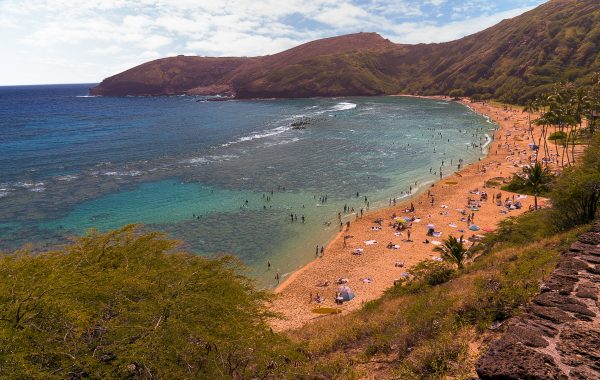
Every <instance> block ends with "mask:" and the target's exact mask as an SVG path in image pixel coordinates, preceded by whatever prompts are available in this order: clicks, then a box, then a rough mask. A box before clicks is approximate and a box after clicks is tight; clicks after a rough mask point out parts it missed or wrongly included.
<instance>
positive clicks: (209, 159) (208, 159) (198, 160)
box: [179, 154, 239, 165]
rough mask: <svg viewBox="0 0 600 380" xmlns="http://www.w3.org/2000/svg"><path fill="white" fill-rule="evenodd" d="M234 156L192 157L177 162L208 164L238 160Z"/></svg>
mask: <svg viewBox="0 0 600 380" xmlns="http://www.w3.org/2000/svg"><path fill="white" fill-rule="evenodd" d="M238 157H239V156H236V155H235V154H221V155H212V156H202V157H193V158H188V159H186V160H182V161H179V163H180V164H192V165H196V164H206V163H209V162H221V161H230V160H232V159H234V158H238Z"/></svg>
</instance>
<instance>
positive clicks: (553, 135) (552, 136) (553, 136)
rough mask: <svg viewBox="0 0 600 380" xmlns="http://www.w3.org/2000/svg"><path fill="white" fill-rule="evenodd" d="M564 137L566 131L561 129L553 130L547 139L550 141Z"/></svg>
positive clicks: (563, 138) (565, 136)
mask: <svg viewBox="0 0 600 380" xmlns="http://www.w3.org/2000/svg"><path fill="white" fill-rule="evenodd" d="M566 138H567V132H563V131H558V132H553V133H551V134H550V136H548V140H550V141H555V140H565V139H566Z"/></svg>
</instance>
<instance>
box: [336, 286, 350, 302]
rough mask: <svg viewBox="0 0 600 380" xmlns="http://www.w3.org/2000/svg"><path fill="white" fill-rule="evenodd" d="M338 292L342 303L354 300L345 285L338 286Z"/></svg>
mask: <svg viewBox="0 0 600 380" xmlns="http://www.w3.org/2000/svg"><path fill="white" fill-rule="evenodd" d="M338 292H339V293H340V297H342V299H343V300H344V301H350V300H351V299H352V298H354V292H353V291H352V289H350V288H349V287H348V286H346V285H342V286H340V287H339V288H338Z"/></svg>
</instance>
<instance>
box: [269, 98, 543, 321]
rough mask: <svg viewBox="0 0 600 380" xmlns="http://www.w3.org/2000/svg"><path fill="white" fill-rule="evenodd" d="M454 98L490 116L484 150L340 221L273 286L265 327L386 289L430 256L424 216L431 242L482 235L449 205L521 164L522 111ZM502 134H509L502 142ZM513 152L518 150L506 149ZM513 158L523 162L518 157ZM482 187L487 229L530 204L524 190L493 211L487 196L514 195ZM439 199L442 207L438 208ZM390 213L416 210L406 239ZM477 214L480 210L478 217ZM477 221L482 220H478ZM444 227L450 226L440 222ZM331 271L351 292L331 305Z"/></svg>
mask: <svg viewBox="0 0 600 380" xmlns="http://www.w3.org/2000/svg"><path fill="white" fill-rule="evenodd" d="M393 96H407V97H417V98H425V99H432V100H444V101H453V100H451V99H448V98H445V97H442V96H432V97H425V96H412V95H403V94H400V95H393ZM460 103H461V104H463V105H464V106H466V107H467V108H469V109H470V110H471V111H472V112H475V113H478V114H480V115H482V116H484V117H486V118H487V119H488V120H489V121H490V123H492V124H494V125H495V126H496V127H497V130H496V131H495V132H494V137H492V138H491V139H490V140H488V142H487V143H486V146H487V155H486V156H484V157H482V158H481V159H480V160H479V161H475V162H473V163H471V164H469V165H466V166H464V167H462V168H461V169H460V170H452V174H450V175H448V176H446V177H444V178H442V179H440V180H437V181H436V182H434V183H433V184H431V185H429V186H424V187H423V189H422V190H421V191H419V192H418V193H415V194H413V195H411V196H409V197H408V198H405V199H402V200H401V201H400V202H399V203H397V204H396V205H394V206H386V207H382V208H380V209H376V210H372V211H369V212H367V213H366V214H365V215H364V216H363V217H362V218H360V219H358V220H356V221H354V222H353V223H352V224H353V225H352V226H351V228H350V229H349V230H346V228H344V229H343V230H342V231H340V232H338V233H337V234H335V236H333V237H332V239H331V240H330V241H329V243H328V244H327V246H326V247H325V255H324V257H321V258H316V259H314V260H312V261H311V262H309V263H307V264H306V265H304V266H302V267H301V268H299V269H298V270H296V271H294V272H293V273H292V274H291V275H290V276H288V277H287V278H285V280H284V281H283V282H282V283H281V284H280V285H279V286H277V287H276V288H275V289H274V293H275V294H276V295H277V298H276V299H275V300H274V302H273V304H272V307H271V309H272V310H273V311H275V312H277V313H280V314H281V315H283V317H284V318H283V319H277V320H272V321H271V326H272V327H273V329H275V330H278V331H284V330H290V329H295V328H299V327H301V326H303V325H304V324H306V323H309V322H310V321H311V320H315V319H321V318H326V317H327V316H323V315H318V314H314V313H312V312H311V310H312V309H313V308H315V307H321V306H322V307H335V308H338V309H339V310H341V312H342V313H343V314H345V313H347V312H349V311H352V310H356V309H358V308H360V307H361V306H362V304H364V303H365V302H368V301H371V300H374V299H376V298H379V297H380V296H381V295H383V293H384V292H385V290H386V289H388V288H390V287H391V286H393V281H394V280H395V279H397V278H400V277H401V275H402V274H403V273H404V272H406V270H407V269H409V268H410V267H412V266H414V265H416V264H417V263H419V262H421V261H423V260H427V259H431V258H433V257H436V256H437V254H436V255H434V254H432V251H431V250H432V248H433V245H432V244H423V243H422V241H423V239H424V237H425V233H424V229H425V226H426V225H427V224H429V223H434V224H435V225H436V230H439V231H440V232H442V236H440V237H437V238H436V237H433V238H432V237H430V238H429V239H431V240H432V241H435V239H437V240H439V241H443V240H444V239H446V238H447V237H448V235H450V234H453V235H455V236H456V237H458V236H460V235H461V232H458V231H459V230H464V231H463V232H462V234H464V235H465V238H468V237H470V236H471V235H476V234H485V232H484V231H483V229H482V230H480V231H477V232H472V231H470V230H468V229H467V228H466V227H468V226H467V225H465V224H464V223H461V222H460V221H456V219H458V218H457V216H456V214H457V213H456V212H455V211H454V210H455V209H457V210H458V209H460V208H464V203H465V202H461V200H460V199H461V198H464V199H466V198H467V197H468V196H469V194H470V193H469V192H470V191H474V190H476V189H483V188H484V187H485V185H484V183H485V181H487V180H489V179H492V178H496V177H503V178H509V177H511V176H512V174H513V173H515V172H517V171H520V170H521V168H520V166H519V165H520V164H521V163H523V164H525V163H526V160H525V159H524V157H521V154H522V153H524V152H528V151H527V150H526V148H527V143H528V142H529V141H528V138H529V137H528V134H527V132H526V127H528V126H527V125H526V115H525V114H523V113H522V112H520V111H515V110H512V109H510V108H508V109H503V108H501V107H499V106H497V105H494V104H489V103H474V102H471V101H470V100H468V99H467V100H465V99H461V100H460ZM517 134H520V136H517ZM503 137H505V140H504V143H503V141H502V138H503ZM509 137H511V139H510V141H509ZM511 144H512V145H511ZM505 145H506V146H505ZM517 152H518V154H517V155H516V156H514V155H515V154H516V153H517ZM511 156H514V160H517V162H518V163H517V164H515V165H505V166H503V165H502V163H503V162H505V161H509V162H510V161H512V160H513V159H512V158H511V159H509V157H511ZM521 159H523V160H524V161H525V162H522V161H521ZM506 166H508V167H506ZM426 190H428V191H426ZM486 190H488V191H489V198H490V199H489V200H488V201H486V202H485V203H483V202H482V206H481V211H478V212H477V220H476V222H477V224H478V225H480V226H482V227H484V228H485V229H486V230H488V231H490V230H493V229H494V228H495V227H496V225H497V223H498V222H499V221H501V220H503V219H505V218H507V217H509V216H516V215H520V214H522V213H523V212H525V211H526V210H527V209H528V207H529V206H530V205H531V204H532V203H533V200H532V197H526V198H522V199H520V201H521V202H522V203H523V207H522V208H521V209H520V210H513V211H511V212H508V213H506V214H499V210H500V211H501V208H496V207H497V206H495V204H494V205H493V206H492V207H488V205H491V204H492V203H493V201H492V199H491V198H492V196H493V195H495V194H496V193H498V192H502V193H503V194H505V195H509V196H517V194H513V193H509V192H506V191H501V190H499V189H493V188H490V189H486ZM429 192H433V196H434V198H435V204H433V205H430V204H429V195H428V193H429ZM503 198H504V197H503ZM411 203H414V204H415V208H416V212H415V213H404V212H402V211H403V210H404V209H406V208H408V207H409V206H410V204H411ZM444 203H445V204H444ZM440 205H442V206H441V207H443V208H441V209H440ZM484 206H485V210H484ZM390 214H396V215H398V216H403V215H404V216H416V217H418V218H420V219H421V222H420V223H413V226H412V228H411V231H412V236H411V237H412V239H411V240H410V241H409V240H407V239H406V237H405V236H404V235H405V233H402V234H400V235H398V234H397V233H396V234H393V232H394V231H393V230H392V229H391V228H388V223H389V221H390ZM453 215H454V218H453ZM484 215H485V217H483V218H480V216H484ZM376 218H381V219H383V220H384V222H383V223H382V230H381V231H374V230H372V229H371V227H373V223H372V220H374V219H376ZM444 219H447V220H444ZM453 219H454V220H453ZM463 219H464V218H463ZM442 220H443V221H442ZM481 220H483V221H484V222H485V223H483V224H481V223H480V221H481ZM448 221H450V223H448ZM448 226H453V227H452V228H448ZM459 226H460V227H459ZM490 226H493V227H490ZM453 232H454V233H453ZM345 234H350V235H352V236H353V238H352V239H349V240H348V244H347V246H344V245H343V243H342V240H343V239H342V235H345ZM368 240H377V243H375V245H370V246H368V247H366V246H365V245H364V244H362V243H361V242H362V241H364V242H366V241H368ZM388 240H389V241H390V242H393V243H394V244H397V245H399V247H400V248H399V249H397V250H389V249H387V248H386V246H385V244H386V242H387V241H388ZM357 248H360V249H363V250H364V251H365V253H364V254H361V255H352V254H351V252H352V250H354V249H357ZM407 253H408V255H407ZM399 262H402V264H403V266H402V267H401V268H399V267H397V266H396V264H398V263H399ZM338 278H344V279H348V283H347V285H348V286H350V287H351V288H352V290H353V291H354V292H355V293H356V298H354V299H353V300H351V301H349V302H344V304H343V305H336V304H335V303H334V302H333V299H334V294H335V292H336V290H337V289H338V284H336V283H335V280H336V279H338ZM319 282H320V283H326V282H329V284H328V285H327V286H316V284H317V283H319ZM315 295H319V296H320V297H322V298H323V299H324V300H323V302H321V303H316V302H314V301H313V300H312V298H313V296H315ZM330 318H335V317H330Z"/></svg>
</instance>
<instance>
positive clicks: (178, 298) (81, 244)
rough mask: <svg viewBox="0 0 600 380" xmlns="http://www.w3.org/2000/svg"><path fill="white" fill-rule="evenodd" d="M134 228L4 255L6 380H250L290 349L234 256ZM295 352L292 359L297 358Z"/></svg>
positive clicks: (1, 355) (0, 292)
mask: <svg viewBox="0 0 600 380" xmlns="http://www.w3.org/2000/svg"><path fill="white" fill-rule="evenodd" d="M174 246H175V242H173V241H170V240H167V239H165V238H164V237H162V236H161V235H159V234H157V233H140V232H139V231H137V230H136V228H135V227H133V226H128V227H125V228H123V229H121V230H117V231H114V232H110V233H107V234H100V233H96V232H91V233H90V234H89V235H88V236H86V237H83V238H80V239H78V240H76V241H75V242H74V243H73V244H71V245H69V246H67V247H65V249H64V250H61V251H56V252H50V253H44V254H40V255H33V254H30V253H27V252H18V253H15V254H13V255H3V256H1V257H0V378H83V377H86V378H119V379H123V378H215V379H216V378H253V377H266V376H269V375H273V372H274V371H276V368H277V367H278V365H277V364H278V361H283V360H289V359H288V357H287V356H284V354H283V353H282V351H280V350H279V349H278V347H288V346H287V345H286V343H285V342H284V341H283V340H282V338H280V337H278V336H276V335H275V334H273V333H272V332H271V330H270V329H269V327H268V325H267V324H266V322H265V319H266V318H268V317H269V315H268V314H267V312H266V311H265V310H266V309H265V307H264V304H265V301H267V300H268V296H267V295H266V294H265V293H262V292H258V291H256V290H255V288H254V287H253V284H252V283H251V282H250V281H249V280H247V279H246V278H245V277H243V276H241V275H240V274H239V269H240V268H239V264H238V263H237V262H235V261H234V260H233V259H232V258H229V257H224V258H219V259H210V260H209V259H204V258H201V257H198V256H193V255H189V254H183V253H167V252H169V251H171V250H172V249H173V248H174ZM292 354H293V353H292Z"/></svg>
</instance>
